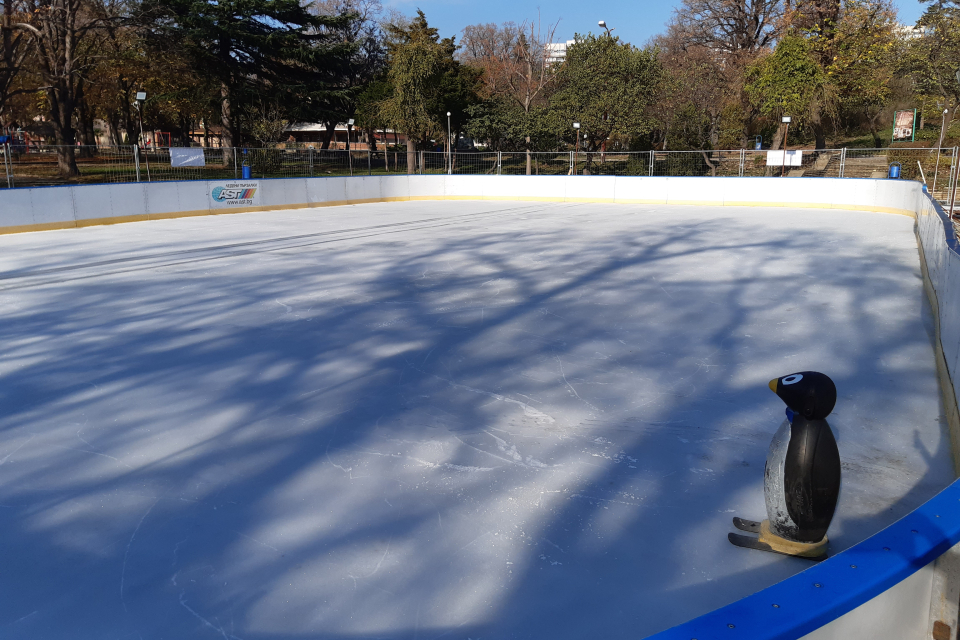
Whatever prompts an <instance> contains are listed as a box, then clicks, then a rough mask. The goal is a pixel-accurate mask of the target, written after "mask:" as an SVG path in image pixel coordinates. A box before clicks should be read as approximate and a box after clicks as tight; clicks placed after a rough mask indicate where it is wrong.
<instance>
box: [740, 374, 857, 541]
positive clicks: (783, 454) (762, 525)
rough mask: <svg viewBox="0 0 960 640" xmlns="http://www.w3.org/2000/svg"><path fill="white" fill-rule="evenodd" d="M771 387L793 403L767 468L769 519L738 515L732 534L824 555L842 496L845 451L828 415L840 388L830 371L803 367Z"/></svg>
mask: <svg viewBox="0 0 960 640" xmlns="http://www.w3.org/2000/svg"><path fill="white" fill-rule="evenodd" d="M769 386H770V389H771V390H772V391H773V392H774V393H776V394H777V396H778V397H779V398H780V399H781V400H783V401H784V403H786V405H787V411H786V413H787V419H786V420H784V422H783V424H781V425H780V428H779V429H777V432H776V434H775V435H774V436H773V441H772V442H771V443H770V450H769V452H768V453H767V463H766V466H765V468H764V472H763V497H764V502H765V503H766V510H767V519H766V520H764V521H763V522H756V521H753V520H744V519H742V518H734V519H733V524H734V526H735V527H737V529H740V530H741V531H747V532H749V533H756V534H759V535H758V537H753V536H745V535H741V534H738V533H730V534H728V536H727V537H728V539H729V540H730V542H732V543H733V544H735V545H737V546H738V547H746V548H749V549H758V550H761V551H772V552H774V553H782V554H785V555H789V556H797V557H801V558H808V559H811V560H822V559H824V558H826V557H827V535H826V533H827V528H829V526H830V521H831V520H832V519H833V514H834V511H835V510H836V507H837V498H838V497H839V495H840V452H839V450H838V449H837V441H836V439H835V438H834V437H833V431H832V430H831V429H830V425H829V424H828V423H827V421H826V417H827V416H828V415H830V412H831V411H833V407H834V405H835V404H836V401H837V388H836V386H835V385H834V384H833V381H832V380H831V379H830V378H829V377H828V376H826V375H824V374H822V373H818V372H816V371H801V372H799V373H792V374H790V375H788V376H783V377H782V378H777V379H775V380H771V381H770V383H769Z"/></svg>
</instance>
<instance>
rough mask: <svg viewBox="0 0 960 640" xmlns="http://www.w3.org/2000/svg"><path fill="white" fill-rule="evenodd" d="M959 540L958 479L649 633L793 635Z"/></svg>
mask: <svg viewBox="0 0 960 640" xmlns="http://www.w3.org/2000/svg"><path fill="white" fill-rule="evenodd" d="M957 542H960V480H957V481H956V482H954V483H953V484H951V485H950V486H949V487H947V488H946V489H944V490H943V491H941V492H940V493H938V494H937V495H936V496H934V497H933V498H931V499H930V500H929V501H928V502H926V503H924V504H923V506H921V507H920V508H918V509H917V510H915V511H913V512H911V513H910V514H908V515H906V516H904V517H903V518H902V519H900V520H898V521H897V522H895V523H893V524H892V525H890V526H889V527H887V528H886V529H884V530H883V531H880V532H879V533H877V534H875V535H873V536H871V537H870V538H867V539H866V540H864V541H863V542H861V543H859V544H857V545H855V546H853V547H851V548H849V549H847V550H846V551H843V552H841V553H838V554H837V555H835V556H832V557H830V558H828V559H826V560H824V561H823V562H820V563H818V564H815V565H813V566H811V567H810V568H809V569H807V570H805V571H803V572H801V573H798V574H797V575H795V576H792V577H790V578H787V579H786V580H784V581H782V582H779V583H777V584H775V585H773V586H771V587H768V588H766V589H764V590H763V591H759V592H757V593H755V594H753V595H752V596H748V597H746V598H742V599H741V600H738V601H736V602H734V603H732V604H729V605H727V606H726V607H722V608H720V609H717V610H716V611H711V612H710V613H707V614H705V615H702V616H700V617H699V618H694V619H693V620H690V621H689V622H685V623H683V624H680V625H677V626H676V627H673V628H672V629H667V630H666V631H662V632H660V633H657V634H654V635H652V636H649V637H648V640H692V639H694V638H698V639H699V640H708V639H712V638H731V639H732V638H744V639H746V638H749V639H750V640H788V639H789V640H795V639H796V638H799V637H800V636H803V635H805V634H807V633H810V632H811V631H814V630H816V629H818V628H820V627H822V626H823V625H825V624H827V623H828V622H831V621H833V620H835V619H837V618H839V617H840V616H842V615H844V614H845V613H847V612H849V611H852V610H853V609H856V608H857V607H859V606H860V605H861V604H863V603H865V602H867V601H869V600H871V599H873V598H875V597H876V596H878V595H880V594H881V593H883V592H884V591H886V590H887V589H889V588H891V587H893V586H894V585H896V584H897V583H899V582H902V581H903V580H905V579H906V578H908V577H909V576H910V575H912V574H913V573H915V572H916V571H918V570H919V569H921V568H923V567H924V566H926V565H928V564H929V563H931V562H933V561H934V560H936V559H937V558H938V557H939V556H940V555H942V554H943V553H944V552H946V551H947V550H948V549H949V548H950V547H952V546H953V545H955V544H956V543H957ZM758 553H760V552H758ZM774 605H779V606H776V607H775V606H774Z"/></svg>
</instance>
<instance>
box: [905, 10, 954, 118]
mask: <svg viewBox="0 0 960 640" xmlns="http://www.w3.org/2000/svg"><path fill="white" fill-rule="evenodd" d="M926 2H927V4H929V6H928V7H927V9H926V10H925V11H924V13H923V15H921V16H920V19H919V20H917V24H916V28H917V30H918V31H919V33H920V37H916V38H911V39H909V40H908V42H907V44H906V46H905V51H904V55H903V60H902V64H901V67H900V68H901V70H902V71H906V72H907V73H909V75H910V77H911V78H912V79H913V82H914V86H915V91H916V93H917V94H918V95H919V96H921V97H923V98H928V97H929V98H931V99H932V100H931V101H932V102H935V103H939V104H938V106H939V109H946V110H947V116H946V126H945V127H944V128H945V129H949V128H950V124H951V123H952V122H953V120H954V119H955V118H956V112H957V109H958V108H960V82H958V81H957V78H956V75H955V74H956V71H957V70H958V69H960V3H958V2H956V1H951V0H926ZM939 109H938V110H939Z"/></svg>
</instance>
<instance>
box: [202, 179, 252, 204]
mask: <svg viewBox="0 0 960 640" xmlns="http://www.w3.org/2000/svg"><path fill="white" fill-rule="evenodd" d="M210 204H211V206H212V207H214V208H219V207H250V206H257V205H259V204H260V182H259V181H253V182H250V181H244V182H236V181H234V182H211V183H210Z"/></svg>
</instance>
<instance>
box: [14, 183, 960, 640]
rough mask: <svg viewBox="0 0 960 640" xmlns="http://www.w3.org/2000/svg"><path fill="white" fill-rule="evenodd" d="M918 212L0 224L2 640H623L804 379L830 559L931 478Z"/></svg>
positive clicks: (450, 213) (291, 216) (743, 578)
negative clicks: (822, 436) (828, 433)
mask: <svg viewBox="0 0 960 640" xmlns="http://www.w3.org/2000/svg"><path fill="white" fill-rule="evenodd" d="M912 228H913V221H912V220H911V219H910V218H907V217H903V216H895V215H884V214H874V213H865V212H852V211H821V210H789V209H756V208H744V209H738V208H709V207H682V206H674V207H666V206H628V205H596V204H539V203H491V202H456V203H449V202H447V203H444V202H421V203H394V204H369V205H361V206H350V207H337V208H325V209H317V210H301V211H295V212H266V213H257V214H244V215H233V216H218V217H204V218H188V219H181V220H168V221H155V222H145V223H136V224H126V225H118V226H113V227H96V228H87V229H78V230H67V231H55V232H44V233H34V234H25V235H15V236H3V237H0V272H2V273H0V309H2V315H0V341H2V342H0V344H2V345H3V349H2V352H0V376H2V378H0V379H2V385H0V593H2V594H3V596H2V597H0V636H2V637H4V638H30V639H36V638H117V639H120V638H133V639H142V640H149V639H154V638H156V639H159V638H169V639H183V638H217V637H220V638H242V639H244V640H250V639H262V640H267V639H281V640H282V639H291V640H292V639H294V638H297V639H300V638H322V639H331V640H332V639H337V640H346V639H351V640H353V639H358V638H422V639H427V638H439V637H444V638H451V639H452V638H460V639H466V638H474V639H476V638H478V637H482V638H484V639H485V640H487V639H494V638H605V639H610V638H639V637H643V636H644V635H647V634H649V633H653V632H655V631H659V630H661V629H664V628H666V627H669V626H672V625H674V624H677V623H679V622H682V621H684V620H686V619H689V618H691V617H693V616H695V615H698V614H700V613H704V612H706V611H708V610H711V609H713V608H716V607H718V606H721V605H723V604H726V603H729V602H731V601H733V600H735V599H737V598H740V597H742V596H745V595H747V594H750V593H752V592H754V591H757V590H759V589H761V588H763V587H765V586H767V585H770V584H773V583H775V582H777V581H779V580H781V579H783V578H785V577H787V576H789V575H792V574H794V573H796V572H797V571H801V570H803V569H804V568H806V567H807V566H808V565H807V564H806V563H805V561H803V560H796V559H791V558H784V557H782V556H775V555H769V554H763V553H759V552H753V551H749V550H744V549H740V548H736V547H733V546H732V545H730V544H729V543H728V542H727V540H726V534H727V532H728V531H731V530H732V525H731V523H730V521H731V518H732V517H733V516H734V515H740V516H743V517H747V518H755V519H759V518H760V517H762V516H763V509H764V507H763V492H762V481H763V461H764V457H765V455H766V450H767V446H768V444H769V441H770V438H771V437H772V435H773V433H774V431H775V430H776V428H777V426H778V425H779V424H780V422H781V421H782V419H783V405H782V403H781V402H780V400H779V399H778V398H777V397H776V396H774V395H773V394H772V393H770V391H769V389H768V388H767V386H766V382H767V381H768V380H769V379H770V378H773V377H776V376H781V375H784V374H787V373H790V372H792V371H796V370H803V369H817V370H821V371H824V372H826V373H828V374H830V375H831V376H832V377H833V378H834V380H835V381H836V383H837V387H838V389H839V399H838V402H837V407H836V410H835V412H834V414H833V415H832V416H831V417H830V418H829V420H830V422H831V424H832V425H833V426H834V428H835V431H836V432H837V435H838V441H839V447H840V452H841V456H842V459H843V468H844V474H845V475H844V486H843V491H842V495H841V500H840V506H839V510H838V515H837V517H836V519H835V520H834V524H833V526H832V528H831V530H830V536H831V541H832V547H833V549H834V550H840V549H843V548H846V547H848V546H850V545H852V544H854V543H856V542H857V541H859V540H861V539H863V538H864V537H866V536H868V535H870V534H872V533H874V532H876V531H878V530H879V529H880V528H882V527H884V526H885V525H887V524H889V523H890V522H892V521H894V520H896V519H897V518H899V517H900V516H902V515H904V514H905V513H907V512H908V511H910V510H911V509H913V508H915V507H916V506H918V505H919V504H921V503H922V502H924V501H925V500H926V499H928V498H929V497H931V496H932V495H933V494H935V493H936V492H937V491H938V490H939V489H940V488H942V487H943V486H945V485H946V484H947V483H949V482H950V481H951V480H952V479H953V476H952V471H951V464H950V460H949V446H948V442H947V436H946V431H945V427H944V424H943V422H944V421H943V417H942V414H941V409H940V404H939V399H938V389H937V381H936V373H935V367H934V360H933V351H932V347H931V339H930V332H931V323H930V318H929V315H930V314H929V309H928V307H927V306H926V302H925V300H924V296H923V290H922V284H921V279H920V269H919V259H918V255H917V249H916V241H915V239H914V235H913V229H912Z"/></svg>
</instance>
